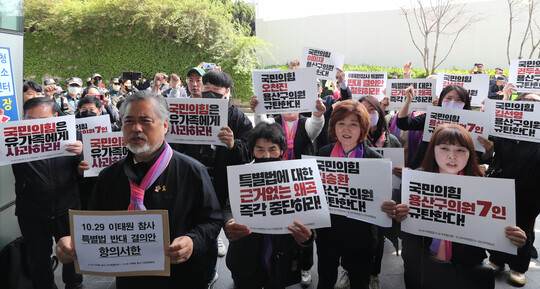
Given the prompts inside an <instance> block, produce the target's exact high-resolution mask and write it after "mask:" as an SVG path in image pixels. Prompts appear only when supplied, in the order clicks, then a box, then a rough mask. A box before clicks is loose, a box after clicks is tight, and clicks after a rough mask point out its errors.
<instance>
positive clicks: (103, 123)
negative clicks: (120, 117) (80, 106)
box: [75, 114, 111, 135]
mask: <svg viewBox="0 0 540 289" xmlns="http://www.w3.org/2000/svg"><path fill="white" fill-rule="evenodd" d="M75 124H76V126H75V127H76V128H77V131H78V132H80V133H82V134H83V135H84V134H89V133H104V132H110V131H111V118H110V117H109V115H108V114H102V115H98V116H92V117H81V118H76V119H75Z"/></svg>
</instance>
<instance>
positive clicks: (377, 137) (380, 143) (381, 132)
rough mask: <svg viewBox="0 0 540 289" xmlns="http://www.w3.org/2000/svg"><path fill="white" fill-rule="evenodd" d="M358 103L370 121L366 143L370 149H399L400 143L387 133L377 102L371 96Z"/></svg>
mask: <svg viewBox="0 0 540 289" xmlns="http://www.w3.org/2000/svg"><path fill="white" fill-rule="evenodd" d="M358 102H360V103H361V104H363V105H364V107H365V108H366V109H367V110H368V112H369V117H370V120H371V123H370V128H369V133H368V135H367V139H366V143H367V145H368V146H370V147H379V148H386V147H388V148H400V147H401V143H400V142H399V140H398V139H397V137H395V136H394V135H393V134H391V133H389V132H388V124H387V122H386V119H385V117H384V116H385V113H384V111H383V109H382V107H381V105H380V103H379V101H378V100H377V99H376V98H375V97H373V96H362V97H360V99H358Z"/></svg>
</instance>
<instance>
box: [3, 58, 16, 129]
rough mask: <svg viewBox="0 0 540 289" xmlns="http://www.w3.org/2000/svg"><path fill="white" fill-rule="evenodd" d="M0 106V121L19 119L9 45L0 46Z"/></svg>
mask: <svg viewBox="0 0 540 289" xmlns="http://www.w3.org/2000/svg"><path fill="white" fill-rule="evenodd" d="M0 108H1V109H3V110H4V115H2V116H0V122H7V121H9V120H11V121H16V120H18V119H19V113H18V110H17V98H16V97H15V82H14V80H13V67H12V65H11V51H10V49H9V47H0Z"/></svg>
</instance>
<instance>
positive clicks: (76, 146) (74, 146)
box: [66, 140, 83, 155]
mask: <svg viewBox="0 0 540 289" xmlns="http://www.w3.org/2000/svg"><path fill="white" fill-rule="evenodd" d="M82 147H83V145H82V142H81V141H80V140H78V141H76V142H71V143H68V144H66V151H68V152H70V153H74V154H76V155H80V154H82Z"/></svg>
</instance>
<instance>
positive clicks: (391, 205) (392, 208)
mask: <svg viewBox="0 0 540 289" xmlns="http://www.w3.org/2000/svg"><path fill="white" fill-rule="evenodd" d="M381 211H383V212H385V213H386V215H387V216H388V217H389V218H392V219H395V218H396V202H395V201H392V200H390V201H384V202H383V203H382V205H381Z"/></svg>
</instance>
